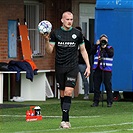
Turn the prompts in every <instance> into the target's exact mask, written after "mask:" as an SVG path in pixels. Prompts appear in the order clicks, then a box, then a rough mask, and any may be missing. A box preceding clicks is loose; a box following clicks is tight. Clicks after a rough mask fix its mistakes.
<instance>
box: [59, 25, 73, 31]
mask: <svg viewBox="0 0 133 133" xmlns="http://www.w3.org/2000/svg"><path fill="white" fill-rule="evenodd" d="M61 29H62V30H64V31H70V30H72V27H70V29H69V30H65V29H64V28H63V26H61Z"/></svg>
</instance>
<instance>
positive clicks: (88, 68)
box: [84, 67, 90, 78]
mask: <svg viewBox="0 0 133 133" xmlns="http://www.w3.org/2000/svg"><path fill="white" fill-rule="evenodd" d="M84 75H85V77H86V78H88V77H89V76H90V67H87V68H86V70H85V73H84Z"/></svg>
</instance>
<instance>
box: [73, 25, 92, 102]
mask: <svg viewBox="0 0 133 133" xmlns="http://www.w3.org/2000/svg"><path fill="white" fill-rule="evenodd" d="M75 28H76V29H78V30H80V31H81V33H82V29H81V27H79V26H77V27H75ZM83 39H84V42H85V48H86V51H87V53H88V56H89V57H90V50H91V43H90V41H89V40H87V39H86V38H85V36H83ZM78 57H79V61H78V63H79V72H80V74H81V77H82V82H83V86H84V98H83V99H85V100H87V99H89V82H88V79H87V78H86V77H85V75H84V73H85V70H86V67H87V66H86V63H85V61H84V59H83V57H82V55H81V52H80V50H79V56H78ZM89 61H90V59H89Z"/></svg>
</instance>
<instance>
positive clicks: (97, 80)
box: [93, 67, 113, 103]
mask: <svg viewBox="0 0 133 133" xmlns="http://www.w3.org/2000/svg"><path fill="white" fill-rule="evenodd" d="M111 80H112V72H107V71H102V70H101V69H100V68H99V67H98V68H97V69H96V70H94V73H93V82H94V102H96V103H99V98H100V86H101V83H102V82H103V83H104V86H105V90H106V93H107V103H113V94H112V83H111Z"/></svg>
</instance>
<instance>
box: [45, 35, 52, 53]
mask: <svg viewBox="0 0 133 133" xmlns="http://www.w3.org/2000/svg"><path fill="white" fill-rule="evenodd" d="M44 39H45V50H46V52H47V53H49V54H51V53H52V52H53V46H52V45H51V44H50V42H49V34H44Z"/></svg>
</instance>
